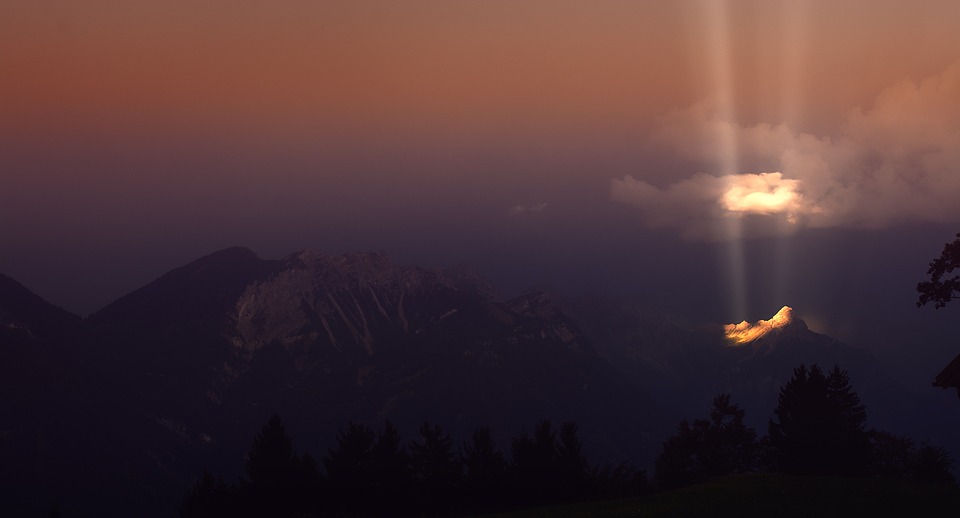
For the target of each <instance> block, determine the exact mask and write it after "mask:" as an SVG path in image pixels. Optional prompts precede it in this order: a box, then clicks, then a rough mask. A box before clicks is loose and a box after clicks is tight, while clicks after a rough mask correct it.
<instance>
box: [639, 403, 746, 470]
mask: <svg viewBox="0 0 960 518" xmlns="http://www.w3.org/2000/svg"><path fill="white" fill-rule="evenodd" d="M743 419H744V412H743V410H741V409H740V407H738V406H737V405H735V404H732V403H730V395H729V394H720V395H719V396H717V397H716V398H714V400H713V407H712V409H711V410H710V417H709V419H697V420H696V421H694V422H693V425H692V426H691V424H690V423H689V422H688V421H686V420H684V421H681V422H680V424H679V425H678V426H677V433H676V434H675V435H673V436H671V437H669V438H668V439H667V440H666V441H665V442H664V444H663V451H662V452H661V454H660V456H659V457H658V458H657V461H656V464H655V467H656V472H655V478H656V480H657V483H658V484H659V485H660V486H661V487H665V488H669V487H679V486H683V485H687V484H691V483H694V482H698V481H701V480H704V479H707V478H710V477H717V476H720V475H726V474H729V473H743V472H746V471H749V470H751V469H753V467H754V465H755V463H756V456H757V442H756V439H757V433H756V432H755V431H754V430H753V429H752V428H749V427H747V426H746V425H745V424H744V423H743Z"/></svg>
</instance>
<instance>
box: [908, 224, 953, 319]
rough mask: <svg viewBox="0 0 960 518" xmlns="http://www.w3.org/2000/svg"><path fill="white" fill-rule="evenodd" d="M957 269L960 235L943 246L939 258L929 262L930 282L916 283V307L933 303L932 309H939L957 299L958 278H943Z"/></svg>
mask: <svg viewBox="0 0 960 518" xmlns="http://www.w3.org/2000/svg"><path fill="white" fill-rule="evenodd" d="M957 268H960V234H957V239H955V240H953V241H952V242H950V243H947V244H945V245H944V246H943V251H942V252H940V257H938V258H936V259H934V260H933V261H930V267H929V268H928V269H927V274H928V275H930V280H929V281H923V282H920V283H917V291H918V292H919V293H920V297H919V298H918V300H917V306H918V307H919V306H923V305H925V304H926V303H928V302H933V307H935V308H937V309H940V308H942V307H944V306H946V305H947V302H950V301H951V300H953V299H955V298H957V296H958V295H960V276H958V275H954V276H953V277H945V276H946V275H948V274H950V273H951V272H953V271H954V270H955V269H957Z"/></svg>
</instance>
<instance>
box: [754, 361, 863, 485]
mask: <svg viewBox="0 0 960 518" xmlns="http://www.w3.org/2000/svg"><path fill="white" fill-rule="evenodd" d="M774 413H775V414H776V420H774V419H771V420H770V424H769V437H770V446H771V448H772V450H773V452H772V453H773V462H774V464H775V466H774V467H775V468H776V469H778V470H780V471H783V472H786V473H795V474H804V475H814V474H816V475H859V474H862V473H864V472H865V470H866V468H867V463H868V461H869V451H870V445H869V441H868V437H867V433H866V431H865V430H864V423H865V421H866V411H865V409H864V407H863V405H861V404H860V398H859V396H857V394H856V392H854V391H853V389H852V388H851V386H850V383H849V379H848V377H847V374H846V372H844V371H842V370H840V368H839V367H834V368H833V370H831V371H830V374H829V376H825V375H824V374H823V371H821V370H820V368H819V367H818V366H817V365H816V364H814V365H813V366H811V367H810V369H809V370H807V368H806V366H805V365H800V367H798V368H796V369H795V370H794V373H793V377H792V378H791V379H790V380H789V381H788V382H787V384H786V385H784V386H783V387H782V388H781V389H780V397H779V401H778V404H777V408H776V410H774Z"/></svg>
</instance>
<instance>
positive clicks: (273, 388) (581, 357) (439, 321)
mask: <svg viewBox="0 0 960 518" xmlns="http://www.w3.org/2000/svg"><path fill="white" fill-rule="evenodd" d="M731 333H732V334H731ZM738 337H739V339H738ZM0 353H2V354H4V355H5V356H6V357H7V358H10V359H11V361H8V362H6V363H4V364H2V365H0V370H2V372H0V375H2V376H3V377H2V381H0V384H2V385H0V387H2V388H3V390H4V401H6V402H9V404H8V406H7V409H8V411H7V412H4V413H3V414H2V415H0V452H2V454H3V456H4V457H3V460H4V467H3V469H2V470H0V471H2V473H0V475H2V476H3V480H2V481H3V482H4V483H6V484H11V486H10V487H13V486H16V485H18V484H19V485H24V486H25V487H26V489H25V491H24V492H23V495H24V496H23V499H22V500H24V502H25V503H24V505H27V506H30V505H33V506H34V507H33V508H36V505H41V506H42V505H45V504H46V503H47V502H49V501H50V500H51V499H54V498H61V499H66V500H68V501H69V500H74V501H78V500H82V499H86V500H88V503H90V504H91V505H94V506H99V507H93V508H95V509H97V512H99V513H103V514H107V515H111V514H112V515H122V514H124V513H125V512H128V511H129V510H130V509H137V508H141V507H142V506H143V505H144V502H149V503H150V506H151V507H153V508H156V509H157V510H158V514H170V513H172V512H174V510H175V506H176V505H177V503H178V502H177V500H178V499H179V497H180V496H182V494H183V492H184V491H185V490H186V488H187V487H188V486H189V484H190V481H191V480H192V478H193V477H195V476H197V474H198V473H199V472H200V470H201V469H202V468H209V469H211V470H213V471H215V472H218V473H224V474H226V475H228V476H230V475H231V474H234V475H235V474H239V473H238V471H239V468H240V466H241V465H242V462H241V459H242V458H243V455H244V453H245V451H246V449H247V448H248V446H249V441H250V440H251V438H252V437H253V436H254V435H255V433H256V432H257V430H258V429H259V428H260V427H261V426H262V425H263V423H264V422H266V420H267V419H268V418H269V416H270V415H271V414H273V413H278V414H280V415H281V416H282V417H283V419H284V422H285V423H286V424H287V427H288V429H289V430H290V431H291V433H292V434H293V437H294V440H295V443H296V444H297V446H298V448H300V449H301V450H306V451H310V452H313V453H314V454H321V455H322V454H323V453H324V452H325V451H326V448H329V447H330V446H332V444H333V440H334V437H335V435H336V432H337V431H338V429H340V428H342V427H344V426H345V425H346V424H347V422H348V421H360V422H365V423H367V424H370V425H372V426H374V427H379V426H380V425H381V424H382V423H383V421H385V420H391V421H392V422H393V423H394V424H396V425H397V427H398V428H399V429H400V430H401V431H407V432H408V433H413V430H415V429H416V428H417V427H418V426H419V425H420V424H421V423H422V422H423V421H425V420H429V421H432V422H435V423H437V424H440V425H441V426H443V427H444V428H445V429H447V430H448V431H450V432H452V434H453V435H454V437H455V438H457V439H458V440H459V439H461V438H464V437H466V436H467V435H468V434H469V433H470V432H472V430H473V429H474V428H475V427H476V426H478V425H481V424H482V425H486V426H489V427H490V428H492V429H493V430H494V431H495V432H499V433H500V434H502V435H501V436H500V437H499V442H500V444H501V446H502V447H505V448H506V447H507V446H508V440H509V438H510V437H512V436H514V435H515V434H516V433H518V432H519V431H520V430H521V429H523V428H529V427H530V426H532V425H533V423H534V421H535V420H537V419H543V418H547V419H552V420H554V421H560V420H575V421H577V422H578V423H579V424H580V430H581V436H582V438H583V440H584V446H585V449H586V452H587V454H588V456H589V457H590V458H591V459H593V460H594V461H623V460H628V461H632V462H635V463H637V464H639V465H640V466H641V467H647V466H649V465H650V464H651V463H652V460H653V458H654V457H655V456H656V454H657V453H658V452H659V449H660V444H661V441H662V440H663V439H664V438H665V437H666V436H667V435H668V434H669V433H670V432H671V431H672V429H673V428H674V427H675V425H676V423H677V421H678V420H679V419H680V418H696V417H702V416H703V415H705V414H706V409H707V407H708V405H709V403H710V400H711V399H712V398H713V396H715V395H716V394H718V393H721V392H729V393H731V394H732V395H733V401H734V402H737V403H740V404H741V406H743V407H744V408H745V409H746V410H747V415H748V419H749V420H751V421H752V423H753V424H754V425H755V426H757V427H758V428H759V430H760V431H761V432H763V431H764V430H765V423H766V419H767V418H768V417H769V416H770V415H771V413H772V409H773V407H774V406H775V405H776V398H777V394H778V391H779V387H780V386H781V385H782V384H783V383H785V382H786V380H787V379H788V378H789V377H790V375H791V374H792V370H793V368H794V367H796V366H797V365H799V364H800V363H807V364H810V363H814V362H816V363H820V364H821V365H823V366H826V367H830V366H832V365H834V364H839V365H841V366H842V367H843V368H845V369H848V370H849V371H850V374H851V381H852V382H853V384H854V387H855V388H856V389H857V390H858V391H860V393H861V396H862V397H863V399H864V402H865V403H867V405H868V409H869V410H870V411H871V412H872V415H873V416H879V419H878V420H877V421H876V422H877V423H878V424H880V425H883V424H884V423H885V422H884V421H883V419H884V415H886V416H887V418H888V420H887V422H889V421H894V422H895V421H896V420H897V418H902V417H903V416H904V415H907V413H906V412H908V410H909V407H910V405H911V404H912V402H911V401H910V400H909V399H908V398H905V396H904V395H903V392H902V391H900V390H899V389H898V387H896V385H895V383H893V382H892V381H891V380H890V379H889V378H887V377H885V376H883V374H882V372H881V370H880V369H879V367H878V366H877V364H876V362H875V361H874V360H873V358H872V357H871V356H870V355H869V354H867V353H865V352H863V351H860V350H857V349H853V348H850V347H846V346H844V345H843V344H840V343H839V342H837V341H836V340H833V339H831V338H829V337H826V336H824V335H820V334H817V333H815V332H813V331H811V330H809V329H808V328H807V326H806V324H805V323H804V322H803V321H802V320H801V319H799V318H798V317H797V316H796V315H794V314H793V312H792V311H790V310H789V308H785V309H784V310H783V311H781V312H780V313H779V314H778V315H777V316H775V317H774V318H772V319H770V320H769V321H761V322H760V323H758V324H750V323H746V322H744V323H741V324H737V325H733V324H731V325H728V326H726V327H724V326H723V325H703V323H698V325H696V326H689V325H686V324H681V323H678V322H677V321H675V320H674V319H672V318H670V317H668V316H665V315H661V314H658V313H655V312H650V311H647V310H644V309H642V308H639V307H636V306H634V305H630V304H625V303H618V302H613V301H610V300H606V299H601V298H566V297H563V296H560V295H557V294H556V293H552V292H550V291H549V290H544V291H537V292H534V293H530V294H527V295H524V296H522V297H519V298H516V299H512V300H503V299H502V298H501V297H499V296H498V295H497V293H496V290H495V289H494V288H493V287H492V286H491V285H490V284H489V283H488V282H486V281H485V280H483V279H482V278H481V277H479V276H477V275H476V274H474V273H472V272H470V271H469V270H466V269H462V268H461V269H440V268H429V269H428V268H421V267H417V266H403V265H397V264H395V263H393V262H392V261H390V259H389V258H387V257H386V256H384V255H383V254H377V253H353V254H346V255H342V256H326V255H322V254H318V253H316V252H312V251H308V250H305V251H300V252H296V253H294V254H291V255H289V256H287V257H285V258H283V259H280V260H264V259H261V258H259V257H257V255H256V254H255V253H253V252H252V251H250V250H248V249H245V248H230V249H226V250H222V251H219V252H216V253H214V254H211V255H209V256H206V257H203V258H200V259H198V260H196V261H194V262H191V263H190V264H187V265H185V266H183V267H180V268H177V269H175V270H173V271H171V272H169V273H167V274H165V275H162V276H161V277H159V278H158V279H156V280H155V281H153V282H151V283H149V284H147V285H145V286H143V287H142V288H140V289H138V290H136V291H134V292H132V293H130V294H129V295H127V296H124V297H122V298H120V299H118V300H117V301H115V302H113V303H111V304H110V305H108V306H107V307H105V308H103V309H102V310H101V311H99V312H97V313H96V314H94V315H92V316H90V317H89V318H88V319H86V320H83V319H80V318H78V317H75V316H73V315H70V314H69V313H67V312H65V311H63V310H60V309H57V308H54V307H52V306H50V305H49V304H46V303H45V302H44V301H42V299H40V298H39V297H37V296H36V295H33V294H32V293H30V292H29V291H28V290H27V289H26V288H24V287H22V286H20V285H19V284H17V283H15V281H12V280H10V279H7V278H5V277H0ZM910 415H911V416H912V415H913V414H910ZM910 418H911V419H913V418H914V417H910ZM23 472H26V473H27V476H26V477H24V476H23V475H22V473H23ZM80 473H82V474H85V477H84V478H83V483H81V484H80V485H79V486H77V483H78V480H77V476H76V474H80ZM77 487H79V489H77ZM36 488H43V489H41V490H37V489H36ZM71 488H73V489H71ZM118 488H119V489H118ZM71 491H72V492H71ZM117 493H120V494H123V495H127V496H128V498H127V499H126V501H125V500H124V499H123V498H116V497H113V498H110V497H109V495H111V494H114V495H115V494H117ZM31 502H32V503H31ZM104 502H109V504H105V503H104ZM105 506H106V507H105ZM111 506H112V507H111Z"/></svg>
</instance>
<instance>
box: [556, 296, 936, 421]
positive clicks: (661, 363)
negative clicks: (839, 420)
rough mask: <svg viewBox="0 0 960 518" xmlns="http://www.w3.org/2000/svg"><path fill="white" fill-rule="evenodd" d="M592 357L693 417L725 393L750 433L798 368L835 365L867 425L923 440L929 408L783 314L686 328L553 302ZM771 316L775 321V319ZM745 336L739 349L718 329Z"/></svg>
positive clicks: (587, 302)
mask: <svg viewBox="0 0 960 518" xmlns="http://www.w3.org/2000/svg"><path fill="white" fill-rule="evenodd" d="M558 304H559V306H560V307H562V308H563V309H564V311H565V313H566V314H567V315H569V316H570V318H571V319H572V321H573V322H574V324H575V325H577V326H578V327H579V328H580V329H582V330H583V332H584V334H585V335H586V337H587V338H588V339H589V340H590V341H591V343H593V344H594V345H595V347H596V348H597V350H598V351H599V352H600V354H601V355H602V356H603V357H604V358H605V359H606V360H608V361H609V362H610V363H611V364H612V365H615V366H617V368H618V369H619V370H620V372H621V373H623V374H624V375H625V376H626V377H627V379H630V380H633V381H634V383H635V384H636V386H638V387H639V388H640V390H642V391H645V392H649V391H652V390H653V391H658V394H660V395H661V398H662V399H661V402H663V403H666V404H669V405H672V406H674V407H675V408H678V409H683V411H684V412H689V415H690V416H691V417H692V416H696V415H700V414H702V413H703V412H704V411H705V410H706V405H707V404H708V402H709V401H710V400H711V398H712V397H713V396H714V395H716V394H720V393H728V394H731V396H732V400H733V401H735V402H737V403H738V404H739V405H740V406H741V408H743V409H745V410H746V418H747V422H748V424H750V426H754V427H757V428H758V429H763V428H765V427H766V421H767V419H768V418H769V417H770V412H771V410H772V409H773V408H774V407H775V406H776V404H777V396H778V394H779V389H780V387H781V386H783V385H784V384H785V383H786V382H787V380H789V379H790V377H791V375H792V374H793V369H794V368H795V367H796V366H798V365H800V364H807V365H811V364H814V363H816V364H819V365H823V366H826V367H827V368H829V367H832V366H833V365H840V366H842V367H843V368H844V369H845V370H847V371H848V372H849V373H850V378H851V381H852V382H853V383H854V384H855V386H856V387H857V388H858V390H859V392H860V394H861V397H862V398H863V401H864V403H865V404H866V406H867V408H868V410H869V418H870V420H869V424H870V425H871V426H876V427H878V428H883V429H887V430H894V431H897V433H905V434H908V435H914V436H923V437H927V436H929V433H930V429H929V428H927V426H926V424H925V423H930V422H931V417H930V416H929V415H924V410H923V409H925V408H929V406H930V402H929V401H923V400H921V398H919V397H918V396H915V395H913V394H911V393H909V392H907V391H906V390H904V389H903V388H902V387H901V386H900V385H899V384H898V383H897V382H896V381H895V380H893V379H892V378H891V377H890V376H888V375H887V374H886V372H885V371H884V369H883V368H882V367H881V365H880V364H879V363H878V361H877V359H876V358H875V357H874V356H873V355H872V354H870V353H869V352H867V351H864V350H862V349H857V348H854V347H850V346H847V345H845V344H843V343H841V342H840V341H838V340H836V339H835V338H832V337H829V336H826V335H823V334H820V333H817V332H815V331H812V330H811V329H810V328H809V327H808V326H807V324H806V322H804V321H803V320H802V319H801V318H800V317H799V316H797V315H796V314H795V313H794V312H793V310H792V309H791V308H787V307H785V308H784V309H783V310H781V312H780V313H778V315H775V316H774V317H773V318H771V319H770V321H761V322H760V323H758V324H765V323H768V322H769V323H771V324H770V325H769V326H763V325H760V326H759V327H758V326H757V324H750V323H747V322H743V323H741V324H728V325H726V326H724V325H720V324H714V325H703V323H697V324H696V325H690V324H686V323H683V322H679V321H677V320H675V319H672V318H670V317H668V316H666V315H663V314H661V313H659V312H656V311H653V310H649V309H646V308H642V307H639V306H637V305H635V304H630V303H625V302H615V301H611V300H605V299H599V298H596V297H580V298H560V299H559V302H558ZM778 317H779V318H778ZM737 327H740V328H741V329H746V330H751V329H752V330H753V332H754V333H755V334H754V335H751V336H750V339H748V340H746V341H744V342H743V343H736V340H735V339H731V338H728V337H727V336H726V333H725V328H728V329H731V330H734V329H736V328H737Z"/></svg>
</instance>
